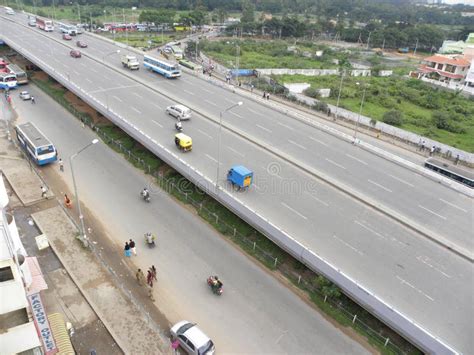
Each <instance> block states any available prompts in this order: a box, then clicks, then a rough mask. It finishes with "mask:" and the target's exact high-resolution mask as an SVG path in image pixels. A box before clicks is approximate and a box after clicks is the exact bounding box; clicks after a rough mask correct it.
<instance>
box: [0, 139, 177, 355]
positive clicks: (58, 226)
mask: <svg viewBox="0 0 474 355" xmlns="http://www.w3.org/2000/svg"><path fill="white" fill-rule="evenodd" d="M0 151H1V152H3V153H4V154H3V155H0V167H1V169H2V171H3V173H4V176H5V177H6V179H7V181H8V183H9V184H10V186H11V187H12V189H13V190H14V192H15V194H17V196H18V198H19V200H20V201H21V203H22V204H23V205H30V206H32V205H33V206H32V207H31V209H32V210H34V211H38V212H34V213H32V214H31V217H32V218H33V220H34V222H35V223H36V225H37V226H38V228H39V230H40V231H41V233H43V234H45V235H46V236H47V238H48V241H49V244H50V246H51V248H52V250H53V251H54V253H55V254H56V256H57V258H58V259H59V261H60V262H61V263H62V265H63V266H64V269H65V270H66V271H67V272H68V274H69V276H70V277H71V279H72V280H73V281H74V284H75V285H76V286H77V287H78V289H79V290H80V292H81V293H82V295H83V296H84V297H85V298H86V300H87V302H88V304H89V305H90V306H91V307H92V309H93V310H94V312H95V313H96V314H97V315H98V317H99V318H100V320H101V321H102V322H103V324H104V325H105V327H106V328H107V330H108V331H109V332H110V334H111V335H112V337H113V339H114V340H115V342H116V343H117V344H118V346H119V347H120V349H121V350H122V351H123V352H124V353H126V354H166V353H170V351H171V348H170V342H169V340H168V338H167V337H166V336H165V335H164V334H163V331H162V330H161V329H159V327H158V326H157V325H156V323H155V322H154V321H153V320H152V319H151V318H150V315H149V314H147V313H145V312H144V309H143V307H140V301H136V300H135V298H133V296H132V295H131V293H130V294H129V295H125V293H124V292H123V291H122V289H121V288H120V287H119V286H118V283H116V282H115V281H117V279H116V278H114V276H115V275H113V274H112V273H111V272H110V270H111V269H110V268H107V265H106V264H104V262H103V261H102V260H100V259H99V258H98V257H97V255H98V253H94V251H93V250H92V251H91V250H89V249H85V248H84V247H82V244H81V243H80V242H79V240H76V236H77V235H78V228H77V227H76V225H75V224H74V223H73V222H72V220H71V218H70V217H69V216H68V215H67V214H66V212H65V211H64V209H63V208H62V207H61V206H60V205H58V203H57V201H56V200H54V199H53V197H54V196H53V194H52V191H50V190H48V196H47V199H45V198H42V197H41V189H40V186H42V185H43V181H42V179H41V178H40V177H39V176H38V174H37V173H36V171H35V170H33V169H32V168H31V167H30V165H29V164H28V163H27V162H26V161H25V160H23V159H22V158H21V156H20V153H19V151H18V150H16V149H15V147H14V145H13V143H12V142H9V141H8V140H7V139H6V137H5V136H3V137H1V138H0ZM44 204H46V206H44ZM40 205H43V209H42V210H41V206H40ZM92 249H94V247H92ZM121 276H124V277H125V278H127V279H130V278H134V276H133V275H132V274H130V273H128V274H126V275H121ZM60 280H63V278H62V277H61V275H60V274H56V279H55V280H53V279H49V280H47V281H48V284H49V283H54V284H59V282H60ZM133 281H134V280H133ZM137 288H138V287H137ZM63 290H66V289H65V288H63ZM140 291H142V290H140ZM58 292H59V290H58ZM142 293H143V292H142ZM63 294H65V298H66V299H69V302H68V303H73V302H76V299H75V297H74V298H70V297H69V296H70V295H69V296H68V295H67V293H64V292H63ZM131 299H133V300H134V301H135V302H132V301H131ZM142 299H143V297H142ZM152 306H153V305H152ZM70 309H71V310H72V309H74V308H73V307H71V308H70ZM47 310H48V312H52V310H50V309H47ZM68 316H69V317H72V318H76V319H78V318H80V317H81V316H85V315H84V314H83V311H82V310H81V308H77V309H75V311H74V312H72V313H70V314H68ZM104 340H105V339H104ZM84 341H85V342H87V341H88V340H87V339H84ZM85 347H87V345H85ZM117 350H118V349H117Z"/></svg>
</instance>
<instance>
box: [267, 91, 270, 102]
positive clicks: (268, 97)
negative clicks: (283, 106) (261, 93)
mask: <svg viewBox="0 0 474 355" xmlns="http://www.w3.org/2000/svg"><path fill="white" fill-rule="evenodd" d="M267 100H270V93H269V92H267Z"/></svg>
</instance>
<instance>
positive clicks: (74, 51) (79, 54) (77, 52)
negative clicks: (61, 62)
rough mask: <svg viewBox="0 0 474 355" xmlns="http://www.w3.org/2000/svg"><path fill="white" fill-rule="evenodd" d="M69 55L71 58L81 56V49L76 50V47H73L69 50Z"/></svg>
mask: <svg viewBox="0 0 474 355" xmlns="http://www.w3.org/2000/svg"><path fill="white" fill-rule="evenodd" d="M69 55H70V56H71V57H73V58H81V56H82V54H81V51H78V50H77V49H73V50H72V51H70V52H69Z"/></svg>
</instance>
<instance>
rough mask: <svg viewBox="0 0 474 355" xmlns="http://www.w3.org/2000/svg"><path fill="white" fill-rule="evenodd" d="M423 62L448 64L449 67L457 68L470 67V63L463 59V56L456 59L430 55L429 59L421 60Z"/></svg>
mask: <svg viewBox="0 0 474 355" xmlns="http://www.w3.org/2000/svg"><path fill="white" fill-rule="evenodd" d="M423 61H425V62H434V63H441V64H449V65H454V66H458V67H468V66H470V65H471V62H470V61H469V60H468V59H467V58H465V57H463V56H457V57H451V56H450V57H448V56H443V55H437V54H436V55H432V56H431V57H426V58H425V59H423Z"/></svg>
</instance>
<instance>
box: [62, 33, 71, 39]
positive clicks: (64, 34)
mask: <svg viewBox="0 0 474 355" xmlns="http://www.w3.org/2000/svg"><path fill="white" fill-rule="evenodd" d="M63 39H64V40H66V41H70V40H72V37H71V36H70V35H68V34H67V33H63Z"/></svg>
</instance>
